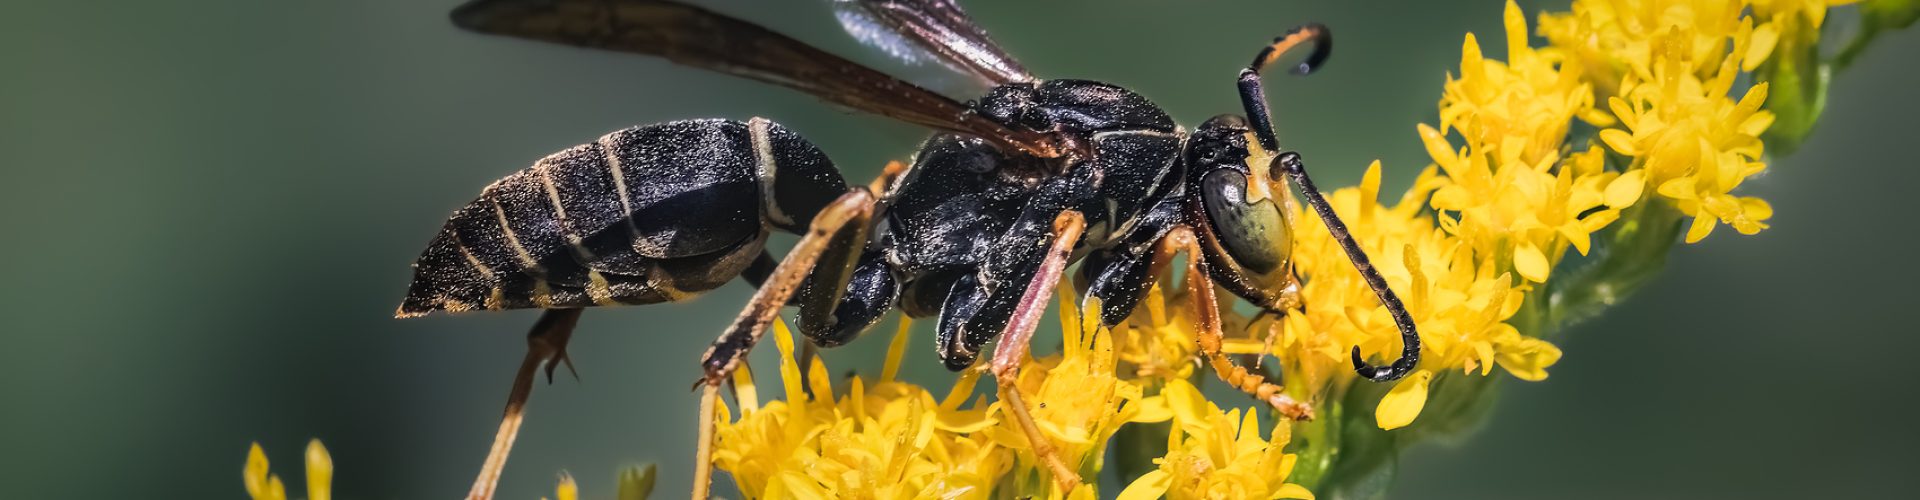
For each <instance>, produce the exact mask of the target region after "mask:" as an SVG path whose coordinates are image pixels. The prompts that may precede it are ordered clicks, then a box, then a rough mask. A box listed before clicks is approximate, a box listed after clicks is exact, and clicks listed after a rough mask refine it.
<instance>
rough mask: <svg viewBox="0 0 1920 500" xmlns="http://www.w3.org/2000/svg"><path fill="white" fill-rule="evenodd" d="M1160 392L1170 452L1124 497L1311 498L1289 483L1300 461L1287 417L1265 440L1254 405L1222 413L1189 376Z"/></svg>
mask: <svg viewBox="0 0 1920 500" xmlns="http://www.w3.org/2000/svg"><path fill="white" fill-rule="evenodd" d="M1162 394H1164V395H1165V396H1166V397H1167V400H1168V403H1167V404H1168V405H1169V406H1171V409H1172V413H1173V421H1174V425H1173V431H1172V433H1171V434H1170V435H1169V436H1167V449H1168V451H1167V456H1166V457H1163V458H1159V459H1155V460H1154V462H1155V463H1158V464H1159V465H1160V467H1159V468H1158V469H1155V470H1152V471H1148V472H1147V473H1146V474H1144V475H1142V476H1140V478H1139V479H1135V480H1134V481H1133V483H1132V484H1129V485H1127V488H1126V489H1125V490H1123V491H1121V492H1120V497H1119V498H1120V499H1121V500H1140V499H1148V498H1161V497H1162V496H1165V497H1166V498H1173V499H1230V498H1304V499H1311V498H1313V493H1311V492H1309V491H1307V489H1306V488H1304V487H1301V486H1300V485H1298V484H1293V483H1288V482H1287V476H1288V475H1289V474H1291V473H1292V472H1293V465H1294V462H1295V460H1296V457H1295V456H1294V455H1292V454H1289V453H1286V452H1285V449H1286V447H1287V443H1288V442H1289V441H1291V437H1292V430H1291V428H1290V427H1289V426H1288V422H1287V421H1285V420H1281V421H1278V422H1276V423H1275V425H1274V426H1273V431H1272V435H1271V437H1268V438H1265V439H1262V438H1261V437H1260V419H1259V416H1258V412H1256V411H1254V408H1248V409H1247V410H1246V412H1245V413H1244V416H1242V412H1241V411H1240V410H1238V409H1235V410H1231V411H1227V412H1224V413H1223V412H1221V411H1220V408H1219V407H1217V406H1214V405H1213V403H1212V402H1209V401H1207V399H1206V398H1205V397H1204V396H1202V395H1201V394H1200V390H1199V389H1197V388H1195V387H1194V386H1193V384H1191V383H1188V382H1187V381H1185V380H1173V381H1170V382H1168V383H1167V386H1166V388H1165V389H1164V390H1163V391H1162Z"/></svg>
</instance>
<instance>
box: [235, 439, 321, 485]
mask: <svg viewBox="0 0 1920 500" xmlns="http://www.w3.org/2000/svg"><path fill="white" fill-rule="evenodd" d="M306 459H307V498H308V500H328V499H330V498H332V497H333V457H332V456H331V455H328V454H327V447H326V446H322V445H321V444H320V440H318V439H315V440H312V441H308V442H307V453H306ZM241 477H242V478H243V480H244V484H246V487H247V496H248V497H251V498H253V500H287V486H286V484H285V483H282V482H281V481H280V476H279V475H277V474H271V473H269V472H268V470H267V452H266V451H265V450H263V449H261V448H260V443H253V446H252V447H251V448H249V449H248V450H247V467H246V469H245V470H244V472H243V473H242V476H241Z"/></svg>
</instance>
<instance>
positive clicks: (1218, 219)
mask: <svg viewBox="0 0 1920 500" xmlns="http://www.w3.org/2000/svg"><path fill="white" fill-rule="evenodd" d="M1199 188H1200V200H1201V205H1202V206H1203V207H1204V208H1205V209H1206V212H1207V224H1208V225H1210V226H1211V228H1210V229H1211V231H1207V232H1208V233H1211V234H1212V235H1213V239H1215V240H1217V241H1216V245H1217V247H1218V248H1217V250H1219V251H1222V252H1224V253H1225V254H1226V255H1224V256H1217V257H1225V258H1226V259H1227V260H1228V261H1229V262H1223V263H1221V264H1227V265H1226V266H1225V267H1226V268H1227V269H1225V270H1229V271H1232V272H1234V273H1235V274H1238V275H1240V278H1242V279H1246V280H1249V281H1252V282H1253V283H1255V284H1256V285H1261V286H1262V288H1266V285H1271V286H1276V287H1278V286H1284V285H1285V282H1286V279H1287V276H1286V274H1287V264H1288V261H1287V259H1288V258H1289V257H1290V255H1291V253H1292V249H1293V239H1292V238H1291V235H1290V234H1289V233H1288V228H1287V219H1286V216H1285V215H1284V214H1282V213H1281V212H1280V205H1279V203H1278V200H1275V199H1273V198H1272V197H1270V196H1265V195H1262V196H1258V197H1257V199H1253V200H1249V196H1248V190H1247V176H1246V174H1243V173H1240V171H1238V170H1234V169H1230V168H1222V169H1217V170H1214V171H1212V172H1208V173H1207V174H1206V175H1205V176H1203V177H1201V178H1200V186H1199ZM1262 191H1264V190H1262Z"/></svg>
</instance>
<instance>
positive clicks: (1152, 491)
mask: <svg viewBox="0 0 1920 500" xmlns="http://www.w3.org/2000/svg"><path fill="white" fill-rule="evenodd" d="M1172 482H1173V477H1172V476H1168V475H1167V473H1166V471H1163V470H1160V469H1154V470H1150V471H1147V473H1146V474H1141V475H1140V478H1139V479H1135V480H1133V482H1132V483H1129V484H1127V489H1124V490H1120V496H1119V497H1117V498H1116V499H1115V500H1154V499H1157V498H1160V496H1161V495H1165V494H1167V487H1168V486H1170V485H1172ZM1288 486H1292V485H1288Z"/></svg>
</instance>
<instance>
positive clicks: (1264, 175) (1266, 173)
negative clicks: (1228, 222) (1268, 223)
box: [1246, 132, 1285, 204]
mask: <svg viewBox="0 0 1920 500" xmlns="http://www.w3.org/2000/svg"><path fill="white" fill-rule="evenodd" d="M1273 157H1274V154H1273V152H1271V151H1267V148H1265V147H1262V146H1260V139H1259V138H1257V137H1254V135H1253V132H1247V163H1246V165H1247V171H1248V172H1252V173H1253V175H1252V176H1250V177H1249V178H1248V179H1247V201H1246V202H1247V203H1248V204H1253V203H1258V202H1260V200H1265V199H1269V198H1273V197H1274V196H1273V190H1274V186H1275V184H1274V182H1273V178H1272V175H1271V174H1272V171H1271V170H1272V168H1271V167H1272V166H1273ZM1280 189H1285V187H1284V186H1280Z"/></svg>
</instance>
